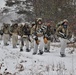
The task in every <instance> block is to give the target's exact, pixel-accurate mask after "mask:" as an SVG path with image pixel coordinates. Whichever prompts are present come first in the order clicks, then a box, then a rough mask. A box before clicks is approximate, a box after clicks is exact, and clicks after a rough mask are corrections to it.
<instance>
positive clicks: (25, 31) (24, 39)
mask: <svg viewBox="0 0 76 75" xmlns="http://www.w3.org/2000/svg"><path fill="white" fill-rule="evenodd" d="M20 32H21V33H20V34H21V46H20V51H23V46H24V43H26V52H29V51H30V49H29V41H30V28H29V26H28V25H26V24H25V25H24V26H23V27H22V28H21V30H20Z"/></svg>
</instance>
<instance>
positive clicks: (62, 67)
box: [0, 41, 76, 75]
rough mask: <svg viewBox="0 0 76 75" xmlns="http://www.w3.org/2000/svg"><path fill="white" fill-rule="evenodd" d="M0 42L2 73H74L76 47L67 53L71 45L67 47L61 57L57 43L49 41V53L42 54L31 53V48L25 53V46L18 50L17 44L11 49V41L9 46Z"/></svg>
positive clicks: (69, 74)
mask: <svg viewBox="0 0 76 75" xmlns="http://www.w3.org/2000/svg"><path fill="white" fill-rule="evenodd" d="M0 43H1V44H0V73H2V74H3V75H76V48H74V49H75V51H74V53H73V54H69V51H70V50H72V49H73V47H68V48H67V49H66V57H63V58H61V57H60V55H59V50H60V44H59V43H51V49H50V53H44V54H43V55H32V50H33V49H32V50H31V52H29V53H27V52H26V51H25V47H24V51H23V52H20V51H19V45H18V46H17V47H18V48H16V49H13V48H12V45H11V42H9V44H10V45H9V46H3V42H2V41H0ZM9 73H10V74H9ZM72 73H73V74H72Z"/></svg>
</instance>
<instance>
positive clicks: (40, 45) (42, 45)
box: [33, 37, 44, 53]
mask: <svg viewBox="0 0 76 75" xmlns="http://www.w3.org/2000/svg"><path fill="white" fill-rule="evenodd" d="M38 39H39V41H40V42H39V45H37V44H36V41H35V40H34V50H33V53H37V51H38V47H39V50H40V51H43V47H44V41H43V37H38Z"/></svg>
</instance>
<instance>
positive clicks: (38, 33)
mask: <svg viewBox="0 0 76 75" xmlns="http://www.w3.org/2000/svg"><path fill="white" fill-rule="evenodd" d="M42 27H43V24H42V18H38V19H37V20H36V26H35V33H34V35H35V41H34V50H33V55H35V54H37V51H38V46H39V53H38V54H39V55H42V54H43V47H44V41H43V29H42Z"/></svg>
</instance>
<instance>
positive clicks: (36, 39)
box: [35, 36, 40, 45]
mask: <svg viewBox="0 0 76 75" xmlns="http://www.w3.org/2000/svg"><path fill="white" fill-rule="evenodd" d="M35 41H36V44H37V45H39V42H40V41H39V40H38V37H37V36H36V37H35Z"/></svg>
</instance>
